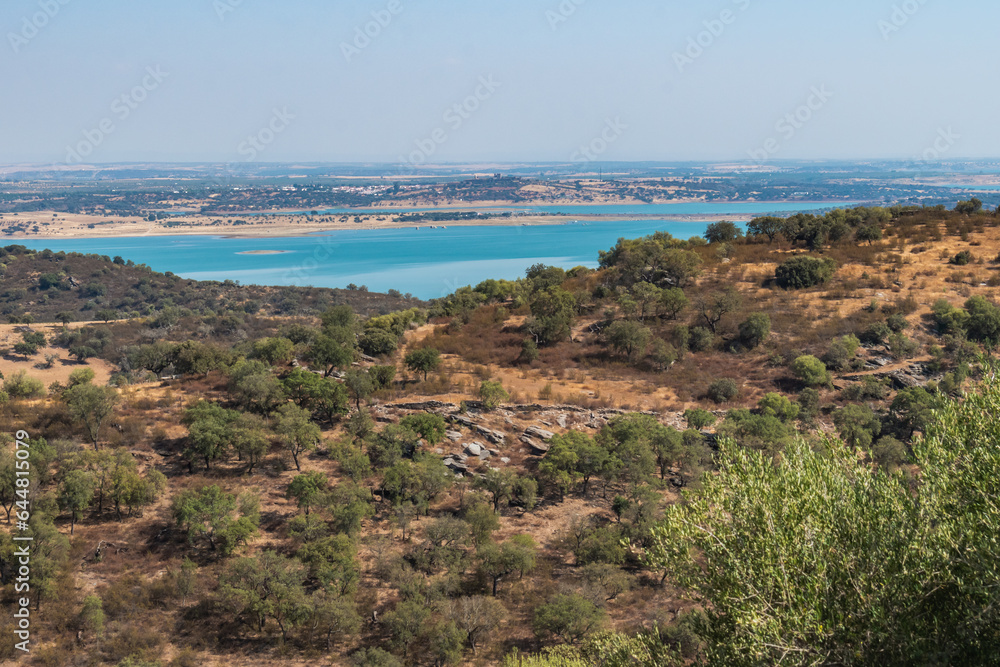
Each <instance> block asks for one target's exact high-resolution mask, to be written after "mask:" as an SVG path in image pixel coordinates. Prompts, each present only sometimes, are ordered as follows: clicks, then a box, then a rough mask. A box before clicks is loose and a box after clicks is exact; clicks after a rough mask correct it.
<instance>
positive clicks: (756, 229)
mask: <svg viewBox="0 0 1000 667" xmlns="http://www.w3.org/2000/svg"><path fill="white" fill-rule="evenodd" d="M783 226H784V221H783V220H782V219H781V218H776V217H774V216H766V217H762V218H754V219H753V220H751V221H750V222H749V223H747V236H752V237H759V236H766V237H767V242H768V243H774V239H775V237H777V236H778V234H780V233H781V230H782V227H783Z"/></svg>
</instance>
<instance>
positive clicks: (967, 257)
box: [949, 250, 976, 266]
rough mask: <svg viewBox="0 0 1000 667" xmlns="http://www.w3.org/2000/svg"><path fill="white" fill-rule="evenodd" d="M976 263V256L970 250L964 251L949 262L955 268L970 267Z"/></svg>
mask: <svg viewBox="0 0 1000 667" xmlns="http://www.w3.org/2000/svg"><path fill="white" fill-rule="evenodd" d="M974 261H976V258H975V256H974V255H973V254H972V253H971V252H969V251H968V250H963V251H962V252H960V253H958V254H957V255H955V256H954V257H952V258H951V259H950V260H949V263H950V264H954V265H955V266H968V265H969V264H972V263H973V262H974Z"/></svg>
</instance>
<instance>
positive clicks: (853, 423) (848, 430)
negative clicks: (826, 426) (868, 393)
mask: <svg viewBox="0 0 1000 667" xmlns="http://www.w3.org/2000/svg"><path fill="white" fill-rule="evenodd" d="M833 423H834V424H836V426H837V432H838V433H840V437H841V438H843V439H844V442H846V443H847V444H849V445H851V446H852V447H859V448H861V449H868V448H870V447H871V445H872V442H874V440H875V438H877V437H878V436H879V434H880V433H881V432H882V420H880V419H879V418H878V416H877V415H876V414H875V413H874V412H872V409H871V408H869V407H868V406H867V405H848V406H845V407H843V408H841V409H840V410H837V411H836V412H835V413H833Z"/></svg>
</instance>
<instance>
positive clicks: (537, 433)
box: [524, 426, 556, 442]
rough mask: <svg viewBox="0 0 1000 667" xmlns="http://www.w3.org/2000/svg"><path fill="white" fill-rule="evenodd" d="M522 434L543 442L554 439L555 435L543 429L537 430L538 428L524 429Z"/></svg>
mask: <svg viewBox="0 0 1000 667" xmlns="http://www.w3.org/2000/svg"><path fill="white" fill-rule="evenodd" d="M524 434H525V435H527V436H529V437H533V438H539V439H541V440H545V441H546V442H548V441H549V440H551V439H552V438H554V437H556V434H555V433H553V432H552V431H546V430H545V429H543V428H539V427H538V426H529V427H528V428H526V429H525V431H524Z"/></svg>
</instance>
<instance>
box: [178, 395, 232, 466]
mask: <svg viewBox="0 0 1000 667" xmlns="http://www.w3.org/2000/svg"><path fill="white" fill-rule="evenodd" d="M239 418H240V413H239V412H236V411H235V410H227V409H225V408H223V407H222V406H221V405H219V404H218V403H210V402H208V401H198V403H196V404H195V405H194V406H192V407H190V408H188V409H187V410H186V411H185V413H184V418H183V423H184V424H186V425H187V427H188V442H189V444H188V447H187V448H186V449H185V450H184V456H185V458H187V459H188V461H189V462H191V461H193V460H194V459H197V458H200V459H202V460H203V461H204V462H205V469H206V470H208V469H210V468H211V467H212V462H213V461H217V460H222V459H224V458H225V457H226V456H227V455H228V453H229V447H230V444H231V443H232V441H233V439H234V438H233V428H234V426H235V424H236V422H237V420H239Z"/></svg>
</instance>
